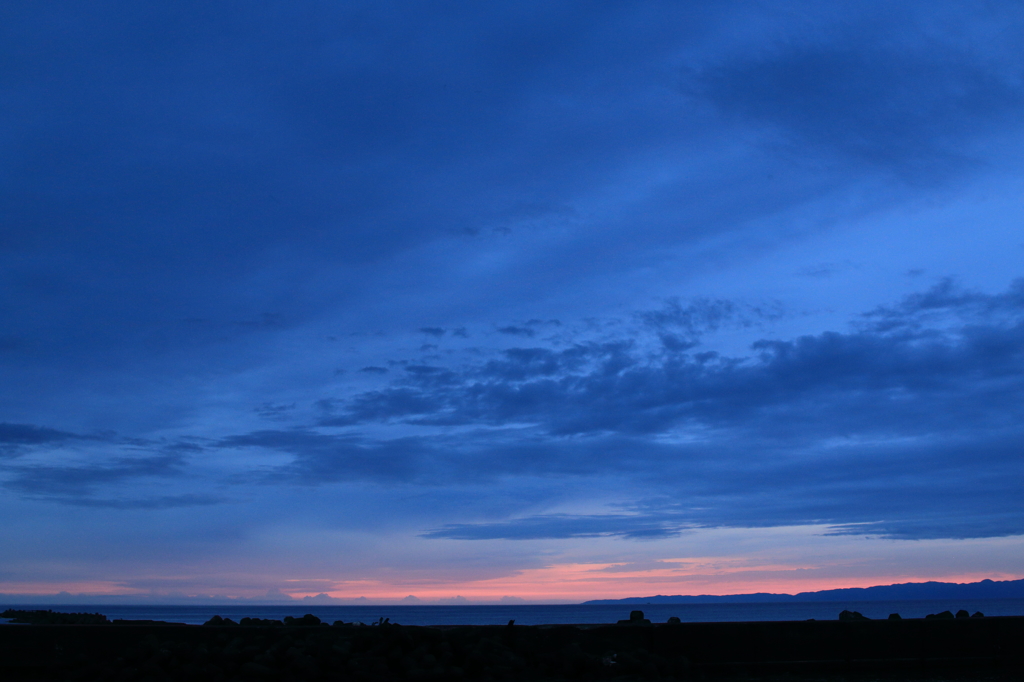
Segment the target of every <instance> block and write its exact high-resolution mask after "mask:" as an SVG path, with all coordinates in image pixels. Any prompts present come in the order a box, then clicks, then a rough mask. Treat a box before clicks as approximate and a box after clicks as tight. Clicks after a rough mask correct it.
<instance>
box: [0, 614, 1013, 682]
mask: <svg viewBox="0 0 1024 682" xmlns="http://www.w3.org/2000/svg"><path fill="white" fill-rule="evenodd" d="M1022 650H1024V617H1004V618H974V619H956V620H924V619H920V620H918V619H905V620H894V621H854V622H839V621H800V622H766V623H680V624H665V625H660V624H659V625H604V626H579V627H573V626H551V627H548V626H511V627H503V626H467V627H445V628H439V627H406V626H401V625H389V624H383V625H379V626H373V627H370V626H359V625H336V626H327V625H320V626H308V627H305V626H300V627H261V626H248V627H247V626H240V625H231V626H183V625H177V626H175V625H157V624H153V625H144V624H120V625H116V624H106V625H5V626H0V679H2V680H5V682H6V681H8V680H9V681H11V682H14V681H16V680H29V679H38V680H268V681H269V680H373V681H375V682H381V681H385V680H406V679H407V680H423V681H427V680H438V681H440V680H446V681H447V680H489V679H493V680H604V679H609V680H615V679H619V680H626V679H713V678H723V677H735V678H745V679H757V678H761V677H766V676H767V677H776V676H779V677H781V678H786V679H789V678H790V676H793V675H795V676H797V677H798V678H800V679H830V680H832V679H847V678H848V679H879V677H880V678H882V679H919V680H932V679H971V680H1001V679H1005V680H1019V679H1024V675H1022V674H1021V673H1022V671H1024V666H1022V658H1021V651H1022Z"/></svg>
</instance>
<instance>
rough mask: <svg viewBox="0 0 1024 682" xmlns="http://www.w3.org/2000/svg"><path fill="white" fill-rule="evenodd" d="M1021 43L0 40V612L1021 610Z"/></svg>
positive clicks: (668, 21) (565, 34)
mask: <svg viewBox="0 0 1024 682" xmlns="http://www.w3.org/2000/svg"><path fill="white" fill-rule="evenodd" d="M1022 35H1024V8H1022V6H1021V5H1020V4H1019V3H1017V2H1010V1H1007V2H998V1H996V2H986V3H978V2H955V3H954V2H937V1H935V0H928V1H926V2H920V3H915V2H903V3H892V2H864V1H861V0H858V1H855V2H853V1H851V2H835V3H824V4H823V3H816V2H803V3H801V2H793V3H780V2H764V3H760V2H737V3H729V2H716V3H706V2H630V3H618V2H592V3H569V2H555V1H552V0H544V2H535V3H531V2H525V1H523V0H516V1H515V2H507V3H505V2H487V3H445V2H434V1H432V2H381V1H380V0H374V1H373V2H365V3H360V2H344V3H341V2H254V1H253V0H247V1H245V2H220V3H209V2H185V1H182V2H174V3H156V4H154V3H138V2H127V1H126V2H103V1H95V2H89V3H67V2H40V1H39V0H13V1H9V2H5V3H3V6H2V7H0V314H2V318H0V319H2V325H0V386H2V387H3V389H2V391H0V519H2V523H0V547H3V551H2V552H0V593H7V594H24V593H33V594H52V593H56V592H58V591H62V590H63V591H68V592H72V593H87V594H90V595H102V594H106V595H111V594H121V595H126V596H125V598H134V599H143V600H149V601H153V600H155V599H161V600H168V599H184V598H186V597H190V598H201V596H202V595H219V596H231V597H246V598H252V599H263V600H266V599H268V598H272V599H277V598H284V595H292V596H293V597H303V596H309V595H317V594H327V595H329V596H331V597H334V598H337V599H342V600H348V599H353V598H356V597H360V596H366V597H368V598H370V599H377V600H387V599H398V598H402V597H405V596H406V595H415V596H416V597H417V598H419V599H421V600H423V601H425V602H427V601H437V600H445V599H453V598H455V597H456V596H461V597H464V598H468V599H470V600H497V599H499V598H501V597H503V596H504V597H509V598H522V599H527V600H539V601H558V600H569V601H578V600H581V599H588V598H600V597H623V596H639V595H646V594H657V593H662V594H699V593H717V594H725V593H737V592H754V591H780V592H796V591H802V590H813V589H824V588H830V587H846V586H862V585H871V584H878V583H891V582H904V581H910V580H927V579H936V580H956V581H965V580H978V579H982V578H993V579H1008V578H1021V577H1024V572H1022V569H1021V567H1022V566H1024V535H1022V534H1024V506H1022V504H1021V491H1022V486H1024V229H1022V227H1024V220H1022V217H1024V173H1022V171H1024V43H1022V41H1021V36H1022ZM267 595H269V597H268V596H267ZM321 599H323V597H322V598H321Z"/></svg>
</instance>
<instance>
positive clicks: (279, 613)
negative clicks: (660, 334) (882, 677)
mask: <svg viewBox="0 0 1024 682" xmlns="http://www.w3.org/2000/svg"><path fill="white" fill-rule="evenodd" d="M7 608H14V609H52V610H54V611H63V612H77V613H83V612H85V613H102V614H104V615H105V616H106V617H107V618H109V619H110V620H115V619H124V620H157V621H166V622H170V623H187V624H202V623H205V622H206V621H207V620H209V619H210V618H211V617H213V616H214V615H218V616H221V617H222V618H230V619H232V620H234V621H235V622H237V621H239V620H241V619H242V618H245V617H247V616H248V617H251V618H253V617H255V618H272V619H276V620H283V619H284V617H285V616H294V617H299V616H303V615H305V614H307V613H311V614H313V615H314V616H316V617H318V618H319V619H320V620H322V621H324V622H326V623H334V622H335V621H338V620H340V621H343V622H345V623H365V624H367V625H370V624H374V623H378V622H380V620H381V619H383V618H387V619H388V620H389V621H390V622H392V623H399V624H401V625H505V624H507V623H508V622H509V621H511V620H514V621H515V622H516V624H517V625H558V624H571V625H593V624H607V623H615V622H616V621H618V620H624V619H628V618H629V615H630V612H631V611H633V610H640V611H643V613H644V617H645V618H648V619H649V620H650V621H651V622H653V623H664V622H666V621H667V620H668V619H669V618H670V617H673V616H675V617H676V618H679V620H681V621H683V622H691V623H710V622H729V621H731V622H744V621H748V622H749V621H786V620H790V621H792V620H808V619H812V618H813V619H814V620H836V619H838V618H839V613H840V612H841V611H844V610H849V611H858V612H860V613H861V614H862V615H864V616H867V617H868V618H873V619H883V618H887V617H888V616H889V614H891V613H898V614H900V616H901V617H903V618H923V617H925V616H926V615H928V614H931V613H941V612H942V611H952V612H953V613H956V612H957V611H959V610H961V609H965V610H967V611H968V612H969V613H972V614H973V613H975V612H977V611H980V612H982V613H983V614H984V615H985V616H1024V599H973V600H972V599H941V600H938V599H922V600H910V601H837V602H778V603H757V604H523V605H516V604H498V605H475V604H474V605H462V604H460V605H408V604H402V605H380V606H372V605H362V604H360V605H357V606H346V605H335V604H331V605H314V604H298V605H268V606H260V605H254V604H223V605H210V604H202V605H195V606H182V605H159V604H154V605H130V606H128V605H125V606H118V605H112V604H103V605H96V604H38V605H32V604H10V605H5V604H2V603H0V611H2V610H4V609H7ZM3 622H5V621H4V619H0V623H3Z"/></svg>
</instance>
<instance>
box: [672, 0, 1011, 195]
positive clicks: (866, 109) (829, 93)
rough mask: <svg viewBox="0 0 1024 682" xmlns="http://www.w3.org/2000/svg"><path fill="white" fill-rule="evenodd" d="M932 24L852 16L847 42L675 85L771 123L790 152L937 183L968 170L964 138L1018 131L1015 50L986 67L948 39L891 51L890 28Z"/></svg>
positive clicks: (706, 71)
mask: <svg viewBox="0 0 1024 682" xmlns="http://www.w3.org/2000/svg"><path fill="white" fill-rule="evenodd" d="M978 9H979V11H978V12H977V14H976V18H981V15H984V14H989V13H990V14H989V16H987V17H985V19H986V20H988V21H992V22H1006V24H1007V25H1010V26H1018V27H1019V26H1020V25H1021V24H1022V21H1024V15H1022V14H1021V11H1020V7H1017V6H1013V5H1008V4H1002V5H998V6H990V7H988V8H986V9H985V10H982V9H981V8H978ZM883 16H884V17H885V18H883ZM935 20H936V16H935V15H933V14H931V13H929V12H923V11H921V10H920V9H919V8H914V7H911V6H900V7H894V6H890V7H888V8H886V10H885V11H883V12H882V13H872V14H871V15H869V16H863V15H862V16H859V17H858V16H856V15H855V16H854V17H852V21H851V22H850V25H849V26H848V27H847V28H846V29H845V31H841V32H844V33H846V37H848V41H842V42H839V41H835V40H828V39H827V38H826V39H822V38H823V37H819V36H813V37H807V38H805V39H803V40H798V41H780V42H779V44H777V45H775V46H772V47H770V48H769V49H767V50H764V51H762V52H761V53H759V54H756V55H744V56H742V57H740V58H738V59H735V60H729V61H725V62H723V63H721V64H717V65H708V66H704V67H702V68H699V69H697V70H696V72H694V73H692V74H690V75H688V77H687V79H686V81H685V83H686V88H687V90H688V91H689V92H690V93H691V94H692V95H694V96H697V97H700V98H705V99H706V100H707V101H710V102H712V103H713V104H714V105H715V106H716V107H718V108H719V109H720V110H721V111H723V112H725V113H727V114H729V115H732V116H737V117H740V118H741V119H743V120H747V121H757V122H759V123H764V124H769V125H772V126H776V127H777V128H778V130H779V131H780V133H781V134H782V135H783V136H786V137H789V138H790V140H789V141H790V142H791V143H792V144H793V147H794V149H799V148H801V147H805V146H810V147H812V148H816V149H818V150H821V151H825V152H828V153H832V154H838V155H841V156H843V157H846V158H849V159H852V160H855V161H857V162H861V163H869V164H873V165H876V166H880V167H884V168H887V169H891V170H893V171H895V172H898V173H900V174H901V175H907V176H910V177H914V178H918V177H921V178H924V177H928V176H938V177H942V176H944V175H946V174H948V173H950V172H955V171H956V170H957V169H961V168H962V167H963V166H964V165H965V164H970V163H976V162H977V160H978V159H977V158H976V157H974V154H973V153H972V151H971V150H970V145H971V142H973V141H974V139H973V138H976V137H977V136H979V134H980V135H985V134H986V133H987V132H988V131H990V130H992V129H994V128H1000V127H1004V126H1007V125H1012V126H1016V125H1017V124H1016V123H1014V122H1013V120H1014V119H1015V118H1016V113H1017V112H1018V111H1019V110H1020V108H1021V105H1022V104H1024V87H1022V85H1021V82H1020V78H1019V73H1020V70H1021V68H1024V60H1022V59H1021V56H1020V54H1019V52H1017V53H1016V54H1014V55H1013V56H1012V57H1010V60H1009V62H1007V63H1003V64H1000V65H999V66H996V65H995V64H993V63H991V62H990V61H988V60H987V59H986V58H985V57H984V56H983V53H980V52H979V50H978V49H977V46H972V45H968V44H964V43H958V42H957V41H956V40H955V39H953V38H952V37H951V36H950V37H948V38H946V39H945V40H944V39H943V38H938V39H932V40H930V41H929V40H924V41H922V44H916V45H915V44H913V43H911V44H909V45H908V44H898V43H895V44H894V42H893V40H892V37H893V33H895V32H896V31H900V30H902V31H913V30H915V29H921V28H923V27H924V26H926V25H927V24H928V23H930V22H933V21H935ZM939 21H941V20H939ZM883 24H887V26H886V27H885V28H883ZM890 31H891V32H890ZM830 37H831V36H830ZM936 38H937V36H936Z"/></svg>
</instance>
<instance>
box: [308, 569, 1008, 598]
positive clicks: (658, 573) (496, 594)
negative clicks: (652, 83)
mask: <svg viewBox="0 0 1024 682" xmlns="http://www.w3.org/2000/svg"><path fill="white" fill-rule="evenodd" d="M690 561H691V562H692V561H693V560H690ZM614 566H615V564H560V565H554V566H549V567H546V568H539V569H530V570H526V571H522V572H521V573H519V574H518V575H516V576H510V577H503V578H495V579H490V580H480V581H468V582H463V583H457V584H452V583H441V584H438V583H432V582H427V581H423V582H396V583H383V582H379V583H375V582H374V581H366V580H361V581H353V582H342V583H337V584H335V586H334V588H333V589H325V590H323V591H322V592H308V591H301V592H294V593H292V592H289V594H290V595H291V596H292V597H294V598H300V599H301V598H302V597H306V596H310V597H312V596H316V595H318V594H327V595H329V596H331V597H334V598H338V599H346V600H347V599H357V598H360V597H366V598H367V599H370V600H373V599H380V600H387V601H393V600H401V599H402V598H405V597H407V596H408V595H415V597H416V598H417V599H419V600H422V601H426V602H429V601H436V600H443V599H452V598H454V597H463V598H465V599H467V600H470V601H497V600H499V599H500V598H502V597H515V598H520V599H524V600H527V601H551V602H579V601H586V600H589V599H618V598H623V597H644V596H653V595H656V594H665V595H670V594H688V595H701V594H709V595H730V594H748V593H754V592H775V593H787V594H795V593H798V592H815V591H819V590H830V589H839V588H848V587H871V586H873V585H890V584H895V583H908V582H927V581H929V580H935V581H940V582H955V583H968V582H977V581H980V580H984V579H986V578H989V579H993V580H1015V579H1018V578H1020V577H1022V576H1020V575H1003V574H992V573H956V574H948V575H927V576H921V575H877V576H872V577H867V578H864V577H861V578H856V579H851V578H843V577H808V576H807V575H806V572H808V571H810V570H812V569H809V568H806V567H793V566H778V565H764V566H734V567H722V566H720V565H719V566H718V567H717V569H716V570H714V572H710V571H694V572H686V569H682V570H679V569H656V570H649V571H637V572H623V573H616V572H608V571H607V570H606V569H608V568H610V567H614ZM693 568H707V567H697V566H694V567H693Z"/></svg>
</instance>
